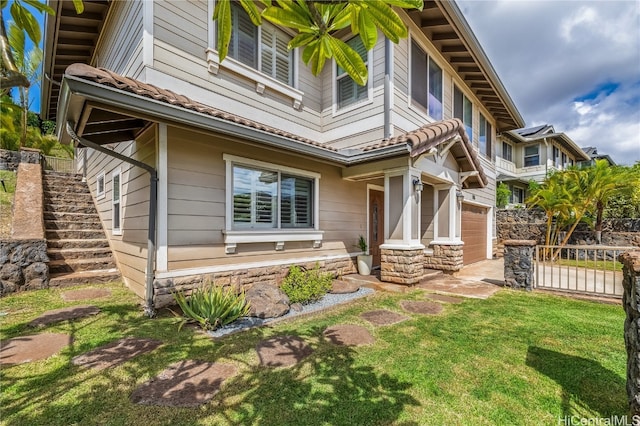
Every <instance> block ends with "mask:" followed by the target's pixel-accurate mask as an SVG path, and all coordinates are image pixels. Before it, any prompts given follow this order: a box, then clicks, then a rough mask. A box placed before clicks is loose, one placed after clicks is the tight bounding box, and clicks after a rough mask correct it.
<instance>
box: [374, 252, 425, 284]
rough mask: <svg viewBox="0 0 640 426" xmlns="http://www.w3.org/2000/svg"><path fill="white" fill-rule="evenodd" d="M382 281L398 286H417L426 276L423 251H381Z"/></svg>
mask: <svg viewBox="0 0 640 426" xmlns="http://www.w3.org/2000/svg"><path fill="white" fill-rule="evenodd" d="M380 252H381V264H380V279H381V280H382V281H386V282H390V283H396V284H416V283H417V282H419V281H420V280H421V279H422V277H423V275H424V265H423V262H424V253H423V249H422V248H420V249H410V250H401V249H381V250H380Z"/></svg>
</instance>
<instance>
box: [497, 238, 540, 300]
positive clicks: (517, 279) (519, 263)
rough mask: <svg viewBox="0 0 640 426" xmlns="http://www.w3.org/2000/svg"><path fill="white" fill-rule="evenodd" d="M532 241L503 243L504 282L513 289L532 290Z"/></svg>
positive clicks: (508, 241) (533, 248)
mask: <svg viewBox="0 0 640 426" xmlns="http://www.w3.org/2000/svg"><path fill="white" fill-rule="evenodd" d="M535 249H536V241H534V240H506V241H505V242H504V282H505V284H506V285H507V286H509V287H512V288H515V289H524V290H528V291H531V290H532V289H533V268H534V261H533V255H534V251H535Z"/></svg>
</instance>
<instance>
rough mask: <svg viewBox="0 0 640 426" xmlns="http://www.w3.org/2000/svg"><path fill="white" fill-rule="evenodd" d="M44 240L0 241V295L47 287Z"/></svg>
mask: <svg viewBox="0 0 640 426" xmlns="http://www.w3.org/2000/svg"><path fill="white" fill-rule="evenodd" d="M47 262H49V257H48V256H47V242H46V241H45V240H0V294H2V295H4V294H7V293H12V292H14V291H19V290H36V289H41V288H47V287H48V286H49V266H48V265H47Z"/></svg>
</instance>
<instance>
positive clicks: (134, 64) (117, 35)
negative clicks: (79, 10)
mask: <svg viewBox="0 0 640 426" xmlns="http://www.w3.org/2000/svg"><path fill="white" fill-rule="evenodd" d="M112 7H113V8H114V9H113V10H112V11H111V13H110V14H109V19H108V21H107V24H106V28H105V29H104V30H103V33H102V37H101V42H100V45H99V46H98V48H97V52H96V55H95V59H96V61H95V62H96V65H97V66H99V67H105V68H108V69H110V70H112V71H115V72H117V73H119V74H124V75H127V76H132V77H133V76H137V75H138V74H139V72H140V71H139V70H140V65H141V64H142V1H126V2H125V1H118V2H114V4H113V6H112Z"/></svg>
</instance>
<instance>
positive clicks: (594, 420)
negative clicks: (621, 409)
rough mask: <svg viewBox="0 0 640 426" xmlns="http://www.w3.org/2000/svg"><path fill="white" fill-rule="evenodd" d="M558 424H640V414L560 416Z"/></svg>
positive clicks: (637, 425) (600, 425)
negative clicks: (589, 416)
mask: <svg viewBox="0 0 640 426" xmlns="http://www.w3.org/2000/svg"><path fill="white" fill-rule="evenodd" d="M558 425H562V426H640V416H639V415H635V416H631V417H629V416H611V417H591V418H588V417H580V416H564V417H558Z"/></svg>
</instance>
